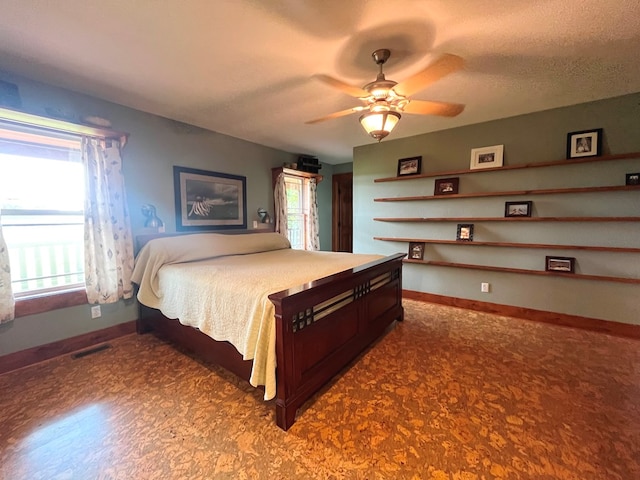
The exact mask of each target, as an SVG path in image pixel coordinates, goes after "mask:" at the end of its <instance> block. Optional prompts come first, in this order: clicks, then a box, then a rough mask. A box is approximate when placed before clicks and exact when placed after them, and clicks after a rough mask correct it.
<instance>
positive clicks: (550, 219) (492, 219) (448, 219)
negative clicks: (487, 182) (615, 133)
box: [374, 217, 640, 223]
mask: <svg viewBox="0 0 640 480" xmlns="http://www.w3.org/2000/svg"><path fill="white" fill-rule="evenodd" d="M374 220H375V221H377V222H412V223H419V222H638V221H640V217H458V218H451V217H432V218H415V217H405V218H393V217H387V218H384V217H377V218H374Z"/></svg>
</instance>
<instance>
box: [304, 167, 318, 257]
mask: <svg viewBox="0 0 640 480" xmlns="http://www.w3.org/2000/svg"><path fill="white" fill-rule="evenodd" d="M317 191H318V182H317V181H316V179H315V178H312V179H310V180H309V218H308V219H307V222H308V224H307V232H308V233H309V234H308V235H307V236H306V245H305V246H304V249H305V250H320V233H319V232H320V222H319V220H318V192H317Z"/></svg>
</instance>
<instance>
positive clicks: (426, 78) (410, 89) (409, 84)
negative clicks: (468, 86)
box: [393, 53, 464, 97]
mask: <svg viewBox="0 0 640 480" xmlns="http://www.w3.org/2000/svg"><path fill="white" fill-rule="evenodd" d="M463 66H464V60H463V59H462V58H461V57H459V56H457V55H452V54H450V53H445V54H444V55H442V56H441V57H440V58H438V59H437V60H436V61H435V62H433V63H432V64H431V65H429V66H428V67H427V68H425V69H424V70H422V71H421V72H418V73H416V74H415V75H413V76H411V77H409V78H407V79H406V80H404V81H402V82H400V83H399V84H397V85H396V86H395V87H393V89H394V90H395V92H396V93H398V94H399V95H402V96H404V97H409V96H411V95H413V94H414V93H416V92H419V91H420V90H424V89H425V88H426V87H427V86H429V85H431V84H432V83H433V82H435V81H437V80H440V79H441V78H442V77H444V76H445V75H449V74H450V73H453V72H455V71H457V70H460V69H461V68H462V67H463Z"/></svg>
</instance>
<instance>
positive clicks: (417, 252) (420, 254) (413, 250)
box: [409, 242, 424, 260]
mask: <svg viewBox="0 0 640 480" xmlns="http://www.w3.org/2000/svg"><path fill="white" fill-rule="evenodd" d="M409 258H410V259H411V260H422V259H423V258H424V242H409Z"/></svg>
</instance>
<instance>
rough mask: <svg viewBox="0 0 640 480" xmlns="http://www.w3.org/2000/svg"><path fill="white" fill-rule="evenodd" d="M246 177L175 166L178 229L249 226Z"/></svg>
mask: <svg viewBox="0 0 640 480" xmlns="http://www.w3.org/2000/svg"><path fill="white" fill-rule="evenodd" d="M246 183H247V177H241V176H238V175H230V174H227V173H219V172H209V171H206V170H197V169H195V168H187V167H176V166H174V167H173V185H174V194H175V203H176V230H177V231H179V232H181V231H182V232H184V231H204V230H220V229H236V228H247V188H246Z"/></svg>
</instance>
